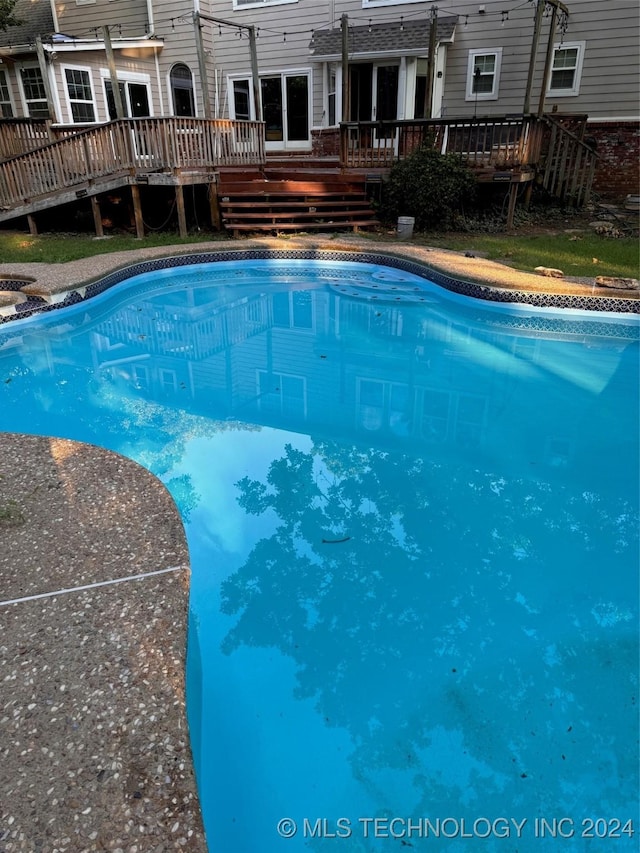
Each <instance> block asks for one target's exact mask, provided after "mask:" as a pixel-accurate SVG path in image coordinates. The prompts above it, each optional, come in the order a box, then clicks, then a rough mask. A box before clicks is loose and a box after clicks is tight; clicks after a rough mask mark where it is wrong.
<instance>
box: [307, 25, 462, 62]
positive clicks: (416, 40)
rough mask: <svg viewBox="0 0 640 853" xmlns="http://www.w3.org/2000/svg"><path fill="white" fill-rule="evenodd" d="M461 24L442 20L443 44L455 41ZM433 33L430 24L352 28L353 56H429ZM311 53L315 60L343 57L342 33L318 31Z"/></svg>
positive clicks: (351, 53)
mask: <svg viewBox="0 0 640 853" xmlns="http://www.w3.org/2000/svg"><path fill="white" fill-rule="evenodd" d="M457 21H458V16H457V15H450V16H447V17H446V18H438V25H437V26H438V29H437V36H438V41H439V42H442V41H450V40H451V38H452V37H453V33H454V31H455V26H456V23H457ZM430 30H431V23H430V22H429V21H427V20H425V21H408V22H406V23H401V22H400V21H394V22H393V23H390V24H371V25H370V26H363V27H349V56H351V57H353V56H359V55H367V54H385V53H394V54H398V55H400V54H404V55H416V54H419V55H420V56H426V55H427V54H428V52H429V32H430ZM309 50H310V52H311V55H312V56H313V57H314V58H315V59H325V58H334V57H339V56H341V54H342V30H341V29H340V28H337V29H333V30H316V31H315V32H314V34H313V37H312V39H311V42H310V43H309Z"/></svg>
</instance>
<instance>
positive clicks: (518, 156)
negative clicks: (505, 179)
mask: <svg viewBox="0 0 640 853" xmlns="http://www.w3.org/2000/svg"><path fill="white" fill-rule="evenodd" d="M536 131H537V121H536V119H535V118H533V117H532V116H498V117H495V118H468V119H414V120H403V121H392V122H382V121H360V122H344V123H343V124H341V125H340V134H341V159H342V163H343V165H345V166H353V167H357V166H366V167H369V168H371V167H376V166H379V167H388V166H390V165H391V164H392V163H393V162H395V161H396V160H402V159H403V158H404V157H407V156H408V155H409V154H411V152H412V151H415V150H416V149H417V148H420V147H421V146H423V145H428V146H429V147H431V148H433V149H434V150H436V151H439V152H440V153H441V154H449V153H454V154H459V155H460V157H461V158H462V159H464V160H465V161H467V162H468V163H469V164H470V165H472V166H498V167H513V166H522V165H529V164H531V163H532V162H534V157H535V154H536V151H537V149H536V142H537V133H536Z"/></svg>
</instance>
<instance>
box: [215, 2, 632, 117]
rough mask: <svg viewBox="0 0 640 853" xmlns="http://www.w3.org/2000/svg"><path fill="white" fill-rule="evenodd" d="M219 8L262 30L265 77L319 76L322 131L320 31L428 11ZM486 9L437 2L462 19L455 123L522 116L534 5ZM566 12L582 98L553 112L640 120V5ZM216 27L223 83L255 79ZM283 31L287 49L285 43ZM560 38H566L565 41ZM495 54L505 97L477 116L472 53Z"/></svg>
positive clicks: (449, 79) (237, 46)
mask: <svg viewBox="0 0 640 853" xmlns="http://www.w3.org/2000/svg"><path fill="white" fill-rule="evenodd" d="M215 5H216V11H215V12H210V13H209V14H214V15H216V16H219V17H222V18H225V19H229V20H233V21H238V22H239V23H245V24H255V26H256V27H258V28H260V36H259V39H258V59H259V66H260V70H261V72H267V71H272V70H282V69H286V68H293V67H295V68H305V67H312V69H313V89H314V117H313V123H314V125H319V124H321V121H322V65H321V63H318V62H311V58H310V55H309V50H308V45H309V41H310V38H311V32H312V31H313V30H315V29H318V28H321V27H322V28H324V27H327V26H330V25H331V12H332V10H333V15H334V23H335V25H336V26H339V22H340V16H341V15H342V14H343V13H346V14H348V15H349V19H350V22H351V23H352V24H353V25H356V26H358V25H359V26H362V25H366V23H367V21H368V20H369V19H371V20H372V21H373V22H378V21H380V22H382V21H385V22H395V21H397V22H398V24H399V23H400V18H401V16H402V17H403V18H404V20H406V21H410V20H412V19H415V18H416V17H417V16H418V15H421V14H424V15H427V14H428V12H429V10H428V8H425V7H424V6H422V5H421V4H398V5H385V6H376V7H370V8H363V6H362V0H347V2H336V3H335V4H331V3H328V2H326V3H322V2H315V0H299V2H297V3H291V4H283V5H271V4H264V6H259V7H254V8H251V9H242V10H238V11H234V10H233V5H232V2H231V0H224V2H223V3H217V4H215ZM480 5H481V4H479V3H478V2H477V0H441V2H440V3H438V13H439V15H440V16H446V15H448V14H449V15H451V14H457V15H458V17H459V21H458V26H457V29H456V34H455V42H454V44H453V45H451V46H449V47H448V48H447V56H448V58H447V67H446V70H445V88H444V109H445V110H446V114H447V115H449V116H456V115H472V114H473V112H474V110H475V109H477V113H478V115H492V114H493V115H498V114H503V113H512V112H519V111H521V110H522V107H523V101H524V92H525V87H526V80H527V72H528V67H529V57H530V50H531V40H532V34H533V20H534V7H533V4H524V5H522V6H520V7H519V8H515V9H514V4H513V3H512V2H510V0H504V2H501V0H497V2H496V0H493V2H492V3H491V4H484V5H485V6H486V12H485V14H484V15H481V14H480V13H479V7H480ZM568 5H569V7H570V13H571V14H570V19H569V26H568V30H567V32H566V35H565V40H566V41H567V42H574V41H584V42H585V52H584V64H583V69H582V77H581V83H580V89H579V93H578V94H577V95H576V96H570V97H557V98H556V99H555V100H553V99H550V100H548V101H547V106H548V109H551V108H552V107H553V105H554V104H557V108H558V111H559V112H577V113H589V114H590V115H593V116H606V115H613V114H615V115H618V116H620V115H627V116H637V114H638V104H637V79H638V38H637V8H636V4H635V2H632V0H607V3H606V5H603V4H601V3H597V2H594V0H573V2H570V3H569V4H568ZM203 11H205V10H204V9H203ZM507 12H508V13H509V14H508V17H507V15H506V13H507ZM503 18H504V20H503ZM549 22H550V18H549V17H546V18H544V19H543V29H542V35H541V39H540V44H539V49H538V55H537V61H536V77H535V79H534V85H533V91H532V96H531V106H532V108H534V109H536V108H537V105H538V99H539V95H540V86H541V77H542V71H543V66H544V57H545V50H546V43H547V36H548V32H549ZM211 26H212V27H213V28H214V29H215V36H214V50H215V65H216V67H217V68H218V69H219V73H221V74H222V76H223V77H224V78H226V76H227V75H233V74H239V73H245V74H248V73H249V57H248V49H247V43H246V41H240V40H239V39H238V38H237V36H236V35H235V34H233V33H232V32H230V31H229V30H228V29H223V34H222V36H219V35H218V33H217V28H215V25H211ZM301 31H302V32H301ZM285 32H286V33H287V38H286V42H285V41H284V37H283V33H285ZM559 38H560V36H559V35H558V38H557V41H559ZM497 47H500V48H502V69H501V76H500V86H499V92H498V98H497V99H496V100H491V101H479V102H478V105H477V107H476V105H475V103H474V102H473V101H467V100H465V93H466V85H467V64H468V56H469V50H471V49H476V48H488V49H491V48H497ZM425 55H426V46H425Z"/></svg>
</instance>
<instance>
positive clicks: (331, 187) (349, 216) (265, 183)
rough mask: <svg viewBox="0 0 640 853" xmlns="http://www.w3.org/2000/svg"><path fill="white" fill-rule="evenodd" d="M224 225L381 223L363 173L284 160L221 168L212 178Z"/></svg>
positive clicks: (297, 227)
mask: <svg viewBox="0 0 640 853" xmlns="http://www.w3.org/2000/svg"><path fill="white" fill-rule="evenodd" d="M217 192H218V203H219V207H220V215H221V219H222V224H223V226H224V227H225V228H226V229H227V230H228V231H230V232H231V233H232V234H233V236H239V235H240V233H242V232H244V233H246V232H265V231H266V232H278V231H311V230H314V231H336V230H339V229H340V230H342V229H351V230H353V231H358V230H361V229H366V228H372V227H375V226H377V225H379V224H380V223H379V222H378V220H377V218H376V214H375V211H374V209H373V207H372V204H371V201H370V200H369V198H368V197H367V192H366V184H365V177H364V176H360V175H354V174H353V173H351V174H347V173H344V172H343V171H342V170H340V169H339V168H327V167H325V168H322V167H320V168H313V167H311V166H304V165H302V166H298V165H296V164H293V163H291V164H286V165H283V166H278V165H273V166H269V165H267V166H266V167H265V168H264V169H263V170H260V171H258V170H255V171H253V172H247V171H246V170H244V171H242V172H240V171H239V170H237V169H221V170H220V172H219V176H218V183H217Z"/></svg>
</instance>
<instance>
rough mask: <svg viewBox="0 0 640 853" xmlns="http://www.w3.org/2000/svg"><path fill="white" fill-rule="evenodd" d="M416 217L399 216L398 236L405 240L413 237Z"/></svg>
mask: <svg viewBox="0 0 640 853" xmlns="http://www.w3.org/2000/svg"><path fill="white" fill-rule="evenodd" d="M415 222H416V220H415V217H413V216H399V217H398V237H400V238H402V239H403V240H410V239H411V238H412V237H413V226H414V225H415Z"/></svg>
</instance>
